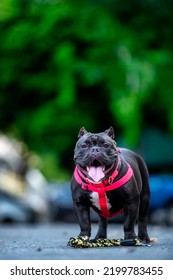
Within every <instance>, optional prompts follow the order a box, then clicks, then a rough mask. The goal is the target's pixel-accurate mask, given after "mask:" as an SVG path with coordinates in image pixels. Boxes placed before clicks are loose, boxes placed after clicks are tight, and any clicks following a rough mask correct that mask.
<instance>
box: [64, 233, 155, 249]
mask: <svg viewBox="0 0 173 280" xmlns="http://www.w3.org/2000/svg"><path fill="white" fill-rule="evenodd" d="M68 246H70V247H73V248H96V247H115V246H151V245H149V244H145V243H142V242H141V241H140V240H139V239H138V238H135V239H107V238H99V239H97V240H89V238H88V236H80V237H76V238H75V237H71V238H70V240H69V242H68Z"/></svg>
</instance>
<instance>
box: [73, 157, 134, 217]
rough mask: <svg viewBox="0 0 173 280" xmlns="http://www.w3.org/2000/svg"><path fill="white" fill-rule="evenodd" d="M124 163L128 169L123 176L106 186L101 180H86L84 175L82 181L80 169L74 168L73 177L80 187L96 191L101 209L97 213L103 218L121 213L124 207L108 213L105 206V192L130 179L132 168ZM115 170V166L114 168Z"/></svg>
mask: <svg viewBox="0 0 173 280" xmlns="http://www.w3.org/2000/svg"><path fill="white" fill-rule="evenodd" d="M126 164H127V166H128V169H127V172H126V173H125V174H124V176H122V177H121V178H120V179H118V180H117V181H116V182H114V183H111V185H107V186H105V185H104V183H103V182H101V183H94V182H91V181H89V180H86V179H87V178H85V177H84V176H83V177H84V178H85V182H83V180H82V179H84V178H83V177H82V178H81V177H80V175H81V172H80V170H79V169H78V168H77V167H76V168H75V171H74V177H75V179H76V181H77V182H78V183H79V184H80V185H81V187H82V189H83V190H88V191H92V192H97V193H98V196H99V204H100V209H101V214H100V213H99V215H101V216H103V217H105V218H111V217H113V216H116V215H118V214H120V213H122V212H123V210H124V209H121V210H120V211H118V212H117V213H114V214H110V212H109V209H108V207H107V201H106V192H108V191H111V190H115V189H117V188H120V187H121V186H123V185H124V184H126V183H127V182H128V181H129V180H130V179H131V177H132V176H133V170H132V168H131V166H130V165H129V164H128V163H127V162H126ZM116 170H117V168H116ZM116 173H117V171H116ZM118 173H119V172H118ZM118 173H117V174H118ZM82 175H83V174H82Z"/></svg>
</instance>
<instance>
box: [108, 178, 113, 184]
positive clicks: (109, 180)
mask: <svg viewBox="0 0 173 280" xmlns="http://www.w3.org/2000/svg"><path fill="white" fill-rule="evenodd" d="M112 183H113V179H112V177H111V176H110V177H109V179H108V184H109V185H111V184H112Z"/></svg>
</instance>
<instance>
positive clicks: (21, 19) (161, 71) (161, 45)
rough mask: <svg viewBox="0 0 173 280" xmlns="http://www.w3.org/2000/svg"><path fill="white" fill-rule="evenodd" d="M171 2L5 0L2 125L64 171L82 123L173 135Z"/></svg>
mask: <svg viewBox="0 0 173 280" xmlns="http://www.w3.org/2000/svg"><path fill="white" fill-rule="evenodd" d="M172 11H173V2H172V1H170V0H159V1H158V0H157V1H156V0H140V1H139V0H124V1H123V2H122V1H120V0H114V1H113V0H97V1H96V0H95V1H91V0H86V1H85V0H83V1H78V0H76V1H70V0H69V1H68V0H1V2H0V110H1V114H0V130H2V131H4V132H6V133H7V134H11V135H13V136H15V137H17V138H20V139H22V140H23V141H25V142H26V143H27V145H28V146H29V148H30V149H31V150H33V151H36V152H37V153H38V154H39V155H40V156H41V158H42V160H43V161H42V170H43V172H44V174H46V176H47V177H55V176H56V177H65V174H66V171H67V170H69V169H71V168H72V166H73V148H74V143H75V141H76V138H77V134H78V130H79V128H80V127H81V126H86V129H88V130H91V131H100V130H104V129H107V128H108V127H109V126H110V125H113V126H114V127H115V131H116V136H117V137H120V136H121V137H123V139H124V142H125V143H126V144H127V145H129V146H132V147H135V146H136V145H137V143H138V141H139V138H140V134H141V130H142V129H144V128H145V127H148V126H149V127H152V126H156V127H158V128H160V129H161V130H165V131H167V132H169V133H171V134H173V106H172V97H173V94H172V88H173V78H172V75H173V52H172V45H173V44H172V43H173V36H172V26H173V17H172Z"/></svg>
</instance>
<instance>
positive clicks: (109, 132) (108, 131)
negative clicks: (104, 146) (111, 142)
mask: <svg viewBox="0 0 173 280" xmlns="http://www.w3.org/2000/svg"><path fill="white" fill-rule="evenodd" d="M105 133H106V134H107V135H108V136H109V137H111V138H112V139H114V138H115V133H114V129H113V127H112V126H111V127H110V128H109V129H107V130H105Z"/></svg>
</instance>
